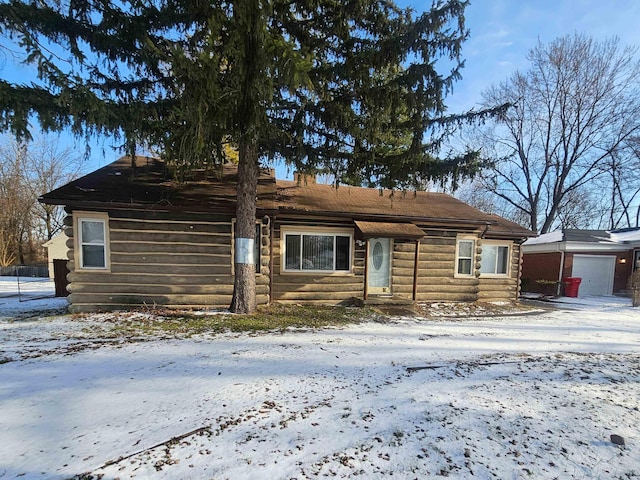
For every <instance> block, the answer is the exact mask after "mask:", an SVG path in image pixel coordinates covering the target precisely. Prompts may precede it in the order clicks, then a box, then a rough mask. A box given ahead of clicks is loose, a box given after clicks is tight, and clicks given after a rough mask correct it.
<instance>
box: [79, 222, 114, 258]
mask: <svg viewBox="0 0 640 480" xmlns="http://www.w3.org/2000/svg"><path fill="white" fill-rule="evenodd" d="M107 221H108V219H107V217H106V215H95V216H86V217H85V216H79V217H78V219H77V224H76V225H77V232H78V250H79V254H80V255H79V260H80V265H79V266H80V268H86V269H97V270H100V269H107V268H108V255H107V254H108V252H107Z"/></svg>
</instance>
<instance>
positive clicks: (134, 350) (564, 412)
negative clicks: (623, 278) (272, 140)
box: [0, 298, 640, 479]
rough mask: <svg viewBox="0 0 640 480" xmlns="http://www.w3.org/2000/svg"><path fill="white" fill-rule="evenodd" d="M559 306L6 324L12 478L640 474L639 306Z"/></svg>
mask: <svg viewBox="0 0 640 480" xmlns="http://www.w3.org/2000/svg"><path fill="white" fill-rule="evenodd" d="M561 300H562V299H561ZM567 302H569V301H568V300H567ZM557 306H558V307H559V309H557V310H552V311H546V312H542V313H537V314H535V315H521V316H502V317H499V316H497V317H483V318H476V319H473V318H464V319H451V318H446V319H445V318H440V319H431V320H424V319H422V320H420V319H409V318H390V319H389V321H387V322H369V323H363V324H359V325H353V326H350V327H348V328H342V329H322V330H314V331H302V330H296V331H287V332H285V333H269V334H259V335H252V334H230V333H229V334H224V335H209V336H200V337H197V338H188V339H187V338H173V339H148V338H147V339H144V338H138V339H117V338H115V339H114V338H111V339H109V341H105V338H102V337H101V338H97V337H98V335H96V336H95V337H92V336H91V331H92V327H97V326H98V325H99V327H100V328H99V329H98V328H95V331H98V330H100V331H103V328H104V327H103V324H104V322H105V320H104V319H105V316H104V315H102V316H101V315H95V316H92V317H82V318H76V317H70V316H64V317H57V318H53V319H41V320H38V321H35V320H29V321H16V322H10V321H0V346H1V347H0V349H2V351H0V358H2V357H4V358H5V363H2V364H0V445H2V447H0V448H1V451H2V454H1V455H0V478H47V479H50V478H53V479H66V478H69V477H72V476H74V475H80V474H83V473H86V474H87V475H86V476H85V477H83V478H104V479H115V478H122V479H124V478H140V479H142V478H152V479H165V478H166V479H174V478H175V479H182V478H194V479H198V478H203V479H213V478H215V479H226V478H229V479H239V478H274V479H276V478H277V479H289V478H296V479H304V478H315V477H325V476H329V477H338V478H351V477H359V478H367V479H371V478H373V479H375V478H386V477H388V476H390V475H393V477H394V478H407V479H410V478H427V477H434V476H448V477H452V478H469V477H471V476H474V477H477V478H500V479H502V478H514V479H517V478H556V477H557V478H563V479H564V478H607V479H608V478H612V479H618V478H619V479H628V478H640V432H639V431H638V425H639V424H640V411H639V401H638V399H639V398H640V309H632V308H631V307H630V302H629V301H628V300H627V299H615V298H606V299H604V298H600V299H588V300H584V299H580V301H578V302H573V303H562V304H560V303H558V304H557ZM115 315H117V314H115ZM110 318H113V317H110ZM74 346H75V347H77V348H74ZM408 367H427V368H422V369H420V368H418V369H414V370H408ZM611 434H617V435H620V436H622V437H623V439H624V441H625V443H626V445H625V446H624V447H620V446H617V445H615V444H613V443H612V442H611V441H610V436H611Z"/></svg>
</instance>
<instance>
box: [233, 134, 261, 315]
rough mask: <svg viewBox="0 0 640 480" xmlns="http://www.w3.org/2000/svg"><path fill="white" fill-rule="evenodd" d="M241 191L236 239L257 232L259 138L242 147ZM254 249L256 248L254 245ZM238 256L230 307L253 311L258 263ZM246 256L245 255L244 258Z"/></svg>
mask: <svg viewBox="0 0 640 480" xmlns="http://www.w3.org/2000/svg"><path fill="white" fill-rule="evenodd" d="M239 154H240V155H239V162H238V195H237V202H238V203H237V206H236V226H235V239H236V247H235V248H236V250H237V241H238V239H252V240H253V241H255V236H256V196H257V192H258V174H259V167H258V149H257V146H256V142H250V143H249V142H242V143H241V144H240V148H239ZM251 252H253V248H251ZM238 260H239V255H238V254H237V251H236V255H235V260H234V262H235V263H234V273H235V277H234V281H233V298H232V300H231V306H230V308H229V309H230V310H231V311H232V312H234V313H253V312H254V311H255V309H256V271H255V263H254V262H248V263H238ZM240 260H242V259H240Z"/></svg>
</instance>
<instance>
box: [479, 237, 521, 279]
mask: <svg viewBox="0 0 640 480" xmlns="http://www.w3.org/2000/svg"><path fill="white" fill-rule="evenodd" d="M488 246H489V247H496V248H499V247H506V249H507V271H506V273H482V257H483V256H484V249H485V248H486V247H488ZM512 246H513V242H501V241H495V240H493V241H492V240H485V241H484V242H483V243H482V255H481V258H480V265H481V267H480V277H482V278H511V270H512V269H511V253H512V251H513V250H512ZM495 266H496V267H497V266H498V255H496V265H495Z"/></svg>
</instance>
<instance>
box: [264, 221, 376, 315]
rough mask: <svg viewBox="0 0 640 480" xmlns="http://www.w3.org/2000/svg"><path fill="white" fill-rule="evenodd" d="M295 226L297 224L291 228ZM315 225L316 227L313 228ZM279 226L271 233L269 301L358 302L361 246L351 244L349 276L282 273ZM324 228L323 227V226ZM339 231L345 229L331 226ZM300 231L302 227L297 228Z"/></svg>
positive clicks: (360, 281) (361, 257)
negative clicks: (271, 252)
mask: <svg viewBox="0 0 640 480" xmlns="http://www.w3.org/2000/svg"><path fill="white" fill-rule="evenodd" d="M295 225H296V226H297V225H298V224H295ZM316 225H317V224H316ZM280 226H281V225H280V224H276V225H275V227H274V229H273V232H274V238H273V241H272V248H273V291H272V299H273V301H275V302H279V303H307V304H324V305H339V304H348V303H351V301H352V298H353V297H356V298H362V296H363V293H364V257H365V253H364V245H362V246H360V245H358V243H357V242H354V246H353V248H354V250H353V259H352V261H353V269H352V272H351V273H331V274H327V275H323V274H322V273H318V272H313V273H289V272H287V273H283V272H282V266H281V255H280V254H281V251H280V245H281V242H280V239H281V230H280ZM323 226H324V224H323ZM334 226H336V227H339V228H345V226H346V227H349V225H334ZM297 229H298V230H304V227H300V228H297Z"/></svg>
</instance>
